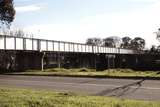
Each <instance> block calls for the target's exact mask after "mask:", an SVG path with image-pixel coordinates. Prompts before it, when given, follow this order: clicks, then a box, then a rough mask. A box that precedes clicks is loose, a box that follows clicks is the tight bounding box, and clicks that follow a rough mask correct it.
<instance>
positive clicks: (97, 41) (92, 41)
mask: <svg viewBox="0 0 160 107" xmlns="http://www.w3.org/2000/svg"><path fill="white" fill-rule="evenodd" d="M86 44H87V45H94V46H101V45H102V40H101V39H100V38H88V39H87V41H86Z"/></svg>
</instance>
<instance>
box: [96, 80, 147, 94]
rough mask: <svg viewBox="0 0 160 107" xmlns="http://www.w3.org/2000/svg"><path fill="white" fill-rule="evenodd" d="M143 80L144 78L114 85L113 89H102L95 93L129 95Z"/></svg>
mask: <svg viewBox="0 0 160 107" xmlns="http://www.w3.org/2000/svg"><path fill="white" fill-rule="evenodd" d="M144 81H145V79H142V80H140V81H137V82H134V83H131V84H127V85H124V86H121V87H116V88H113V89H107V90H103V91H101V92H100V93H97V94H96V95H98V96H106V95H107V96H112V97H113V96H115V97H121V96H124V95H129V94H133V93H134V92H136V91H137V90H138V89H139V88H140V87H141V86H142V84H143V82H144Z"/></svg>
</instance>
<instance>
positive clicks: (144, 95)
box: [0, 75, 160, 101]
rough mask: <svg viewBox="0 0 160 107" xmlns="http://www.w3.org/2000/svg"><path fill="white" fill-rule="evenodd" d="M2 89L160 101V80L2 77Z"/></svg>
mask: <svg viewBox="0 0 160 107" xmlns="http://www.w3.org/2000/svg"><path fill="white" fill-rule="evenodd" d="M0 87H10V88H32V89H45V90H55V91H67V92H74V93H78V94H87V95H98V96H112V97H120V98H129V99H141V100H156V101H160V80H140V79H139V80H133V79H101V78H77V77H76V78H74V77H47V76H16V75H0Z"/></svg>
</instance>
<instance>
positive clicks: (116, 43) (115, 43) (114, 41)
mask: <svg viewBox="0 0 160 107" xmlns="http://www.w3.org/2000/svg"><path fill="white" fill-rule="evenodd" d="M121 42H122V40H121V38H120V37H117V36H111V37H108V38H105V39H103V45H104V46H107V47H114V48H116V47H120V44H121Z"/></svg>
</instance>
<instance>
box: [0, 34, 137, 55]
mask: <svg viewBox="0 0 160 107" xmlns="http://www.w3.org/2000/svg"><path fill="white" fill-rule="evenodd" d="M0 50H29V51H55V52H56V51H58V52H81V53H113V54H134V53H135V52H134V51H133V50H129V49H120V48H109V47H102V46H92V45H86V44H81V43H73V42H63V41H54V40H44V39H35V38H24V37H13V36H4V35H0Z"/></svg>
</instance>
